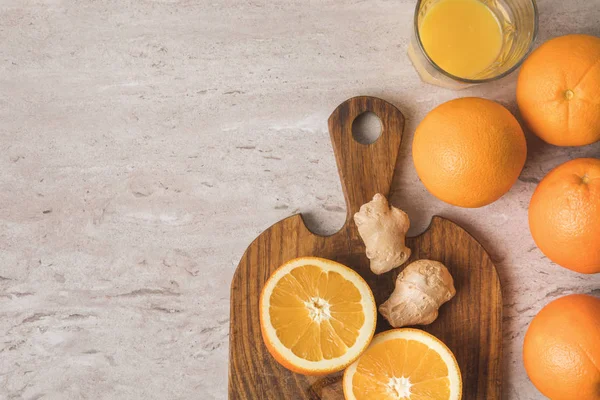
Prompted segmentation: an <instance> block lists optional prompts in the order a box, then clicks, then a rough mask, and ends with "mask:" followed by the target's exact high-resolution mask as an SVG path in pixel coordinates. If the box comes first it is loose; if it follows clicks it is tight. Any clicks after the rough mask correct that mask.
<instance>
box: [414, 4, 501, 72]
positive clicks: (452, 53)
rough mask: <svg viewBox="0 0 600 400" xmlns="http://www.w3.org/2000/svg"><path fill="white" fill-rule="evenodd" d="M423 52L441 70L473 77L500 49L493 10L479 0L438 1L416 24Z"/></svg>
mask: <svg viewBox="0 0 600 400" xmlns="http://www.w3.org/2000/svg"><path fill="white" fill-rule="evenodd" d="M419 34H420V37H421V42H422V44H423V48H424V49H425V52H426V53H427V55H428V56H429V58H430V59H431V60H433V62H435V63H436V64H437V65H438V66H439V67H440V68H442V69H443V70H444V71H446V72H449V73H450V74H452V75H454V76H457V77H459V78H467V79H468V78H474V77H476V76H477V75H478V74H480V73H481V72H483V71H485V70H486V68H488V67H489V66H490V65H491V64H492V63H493V62H494V61H495V60H496V59H497V58H498V55H499V54H500V50H501V49H502V41H503V35H502V27H501V25H500V22H499V21H498V18H496V15H495V14H494V12H493V11H492V10H491V9H490V8H488V6H486V5H485V4H484V3H482V2H481V1H479V0H439V1H437V2H435V3H434V4H432V5H431V7H430V8H429V10H427V13H426V14H425V15H424V17H423V19H422V22H421V23H420V26H419Z"/></svg>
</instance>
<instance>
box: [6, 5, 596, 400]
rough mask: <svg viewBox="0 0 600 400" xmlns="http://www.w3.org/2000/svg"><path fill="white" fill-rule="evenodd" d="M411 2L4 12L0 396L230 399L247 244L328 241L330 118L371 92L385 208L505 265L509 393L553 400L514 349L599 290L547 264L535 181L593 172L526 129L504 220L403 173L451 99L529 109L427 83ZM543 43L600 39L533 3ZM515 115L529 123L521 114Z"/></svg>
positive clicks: (332, 183)
mask: <svg viewBox="0 0 600 400" xmlns="http://www.w3.org/2000/svg"><path fill="white" fill-rule="evenodd" d="M414 3H415V2H414V1H413V0H411V1H401V0H394V1H391V0H373V1H357V0H348V1H333V0H323V1H310V2H309V1H306V0H272V1H253V0H245V1H244V0H237V1H236V0H218V1H217V0H212V1H209V0H200V1H192V0H138V1H134V0H118V1H117V0H96V1H92V0H87V1H74V0H3V1H2V2H0V42H1V45H0V104H1V106H0V149H1V152H0V399H26V400H34V399H44V400H47V399H95V400H100V399H199V398H201V399H204V400H211V399H224V398H226V392H227V391H226V388H227V347H228V325H229V285H230V281H231V278H232V275H233V272H234V269H235V267H236V265H237V262H238V261H239V259H240V257H241V255H242V253H243V252H244V250H245V248H246V246H247V245H248V244H249V243H250V242H251V241H252V240H253V239H254V238H255V237H256V236H257V235H258V234H259V233H260V232H261V231H263V230H264V229H265V228H267V227H268V226H270V225H271V224H273V223H274V222H276V221H278V220H280V219H282V218H285V217H287V216H289V215H291V214H293V213H297V212H301V213H303V214H305V215H307V216H308V220H309V222H310V225H311V228H313V229H315V230H317V231H319V232H324V233H331V232H334V231H335V230H336V228H339V227H340V226H341V225H342V224H343V221H344V216H345V205H344V201H343V196H342V192H341V187H340V183H339V180H338V177H337V171H336V167H335V161H334V157H333V152H332V148H331V144H330V142H329V136H328V133H327V127H326V121H327V117H328V116H329V114H330V112H331V111H333V109H334V108H335V107H336V106H337V105H338V104H339V103H341V102H342V101H344V100H345V99H346V98H349V97H352V96H355V95H374V96H379V97H381V98H383V99H386V100H388V101H390V102H392V103H394V104H395V105H397V106H398V107H399V108H400V109H401V110H402V111H403V112H404V114H405V116H406V118H407V125H406V131H405V138H404V142H403V145H402V150H401V154H400V161H399V162H398V166H397V171H396V176H395V182H394V188H393V195H392V199H391V200H392V202H393V203H394V204H395V205H396V206H398V207H401V208H402V209H404V210H406V211H407V212H408V214H409V215H410V217H411V220H412V228H411V232H410V233H411V234H413V235H414V234H417V233H419V232H421V231H422V230H423V229H424V228H425V227H426V226H427V225H428V223H429V220H430V218H431V216H432V215H434V214H438V215H442V216H444V217H447V218H450V219H452V220H454V221H456V222H458V223H459V224H461V225H463V226H464V227H466V228H467V229H468V230H469V231H470V232H471V233H472V234H473V235H474V236H475V237H476V238H478V239H479V240H480V241H481V242H482V243H483V244H484V246H485V247H486V249H487V250H488V251H489V253H490V254H491V255H492V258H493V260H494V261H495V263H496V265H497V267H498V272H499V274H500V277H501V282H502V285H503V293H504V371H505V375H504V389H503V391H504V395H505V398H507V399H522V400H526V399H540V398H542V397H541V395H540V394H538V392H537V391H536V390H535V388H534V387H533V386H532V384H531V383H530V382H529V380H528V379H527V376H526V374H525V371H524V368H523V365H522V361H521V345H522V341H523V335H524V333H525V329H526V327H527V324H528V323H529V321H530V320H531V318H532V317H533V316H534V315H535V314H536V312H537V311H538V310H539V309H540V308H541V307H542V306H543V305H544V304H546V303H547V302H549V301H550V300H552V299H554V298H556V297H558V296H561V295H564V294H568V293H574V292H579V293H593V294H596V295H599V294H600V277H598V276H584V275H578V274H576V273H573V272H570V271H567V270H565V269H562V268H560V267H558V266H556V265H554V264H552V263H551V262H550V261H549V260H548V259H546V258H545V257H544V256H543V255H542V253H541V252H540V251H539V250H538V249H537V248H536V247H535V245H534V243H533V240H532V239H531V236H530V234H529V230H528V225H527V205H528V202H529V199H530V196H531V194H532V192H533V190H534V188H535V186H536V183H537V182H539V180H540V179H541V178H542V177H543V176H544V175H545V174H546V173H547V172H548V171H549V170H550V169H552V168H553V167H554V166H556V165H558V164H560V163H562V162H564V161H566V160H568V159H572V158H576V157H584V156H598V155H599V154H600V143H596V144H594V145H590V146H587V147H580V148H558V147H553V146H549V145H546V144H543V143H542V142H540V140H538V139H536V138H534V137H532V136H531V135H529V134H528V137H527V139H528V145H529V155H528V159H527V164H526V166H525V169H524V170H523V172H522V175H521V177H520V178H519V181H518V182H517V183H516V184H515V185H514V187H513V188H512V190H511V191H510V192H509V193H508V194H507V195H506V196H504V197H503V198H502V199H500V200H499V201H497V202H496V203H494V204H492V205H490V206H487V207H484V208H481V209H474V210H469V209H460V208H457V207H453V206H449V205H447V204H444V203H442V202H440V201H438V200H437V199H435V198H434V197H432V196H431V195H430V194H429V193H428V192H427V191H426V190H425V188H424V187H423V185H422V184H421V183H420V182H419V180H418V178H417V176H416V173H415V170H414V167H413V165H412V161H411V158H410V143H411V140H412V135H413V132H414V129H415V126H416V124H417V123H418V122H419V121H420V120H421V119H422V118H423V116H424V115H425V114H426V113H427V112H428V111H429V110H430V109H432V108H433V107H434V106H436V105H438V104H440V103H441V102H444V101H446V100H449V99H452V98H455V97H458V96H467V95H474V96H482V97H486V98H490V99H493V100H497V101H499V102H500V103H502V104H504V105H506V106H507V107H508V108H509V109H510V110H511V111H513V112H514V113H517V110H516V106H515V78H516V76H515V75H512V76H510V77H508V78H505V79H503V80H501V81H499V82H495V83H493V84H488V85H485V86H480V87H475V88H472V89H469V90H466V91H463V92H452V91H449V90H445V89H441V88H437V87H434V86H429V85H427V84H424V83H422V82H421V81H420V80H419V78H418V76H417V74H416V73H415V71H414V70H413V68H412V66H411V64H410V62H409V60H408V57H407V55H406V49H407V43H408V38H409V36H410V31H411V26H412V15H413V8H414ZM538 6H539V10H540V30H539V36H538V40H537V44H540V43H542V42H543V41H545V40H547V39H549V38H551V37H554V36H558V35H561V34H567V33H572V32H580V33H591V34H595V35H599V34H600V30H599V29H600V28H599V27H600V8H599V7H598V3H597V2H596V1H589V0H574V1H564V0H540V1H539V2H538ZM517 115H518V114H517Z"/></svg>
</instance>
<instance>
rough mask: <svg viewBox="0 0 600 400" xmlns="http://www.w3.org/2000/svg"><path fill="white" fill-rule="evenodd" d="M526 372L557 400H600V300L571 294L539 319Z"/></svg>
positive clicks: (528, 341)
mask: <svg viewBox="0 0 600 400" xmlns="http://www.w3.org/2000/svg"><path fill="white" fill-rule="evenodd" d="M523 361H524V363H525V369H526V370H527V374H528V375H529V378H530V379H531V382H533V384H534V385H535V387H536V388H537V389H538V390H539V391H540V392H542V394H543V395H544V396H546V397H548V398H550V399H552V400H575V399H577V400H600V299H598V298H596V297H593V296H588V295H581V294H577V295H569V296H564V297H561V298H559V299H557V300H554V301H552V302H551V303H549V304H548V305H547V306H545V307H544V308H542V310H541V311H540V312H539V313H538V314H537V315H536V316H535V317H534V318H533V320H532V321H531V324H530V325H529V328H528V329H527V333H526V334H525V342H524V343H523Z"/></svg>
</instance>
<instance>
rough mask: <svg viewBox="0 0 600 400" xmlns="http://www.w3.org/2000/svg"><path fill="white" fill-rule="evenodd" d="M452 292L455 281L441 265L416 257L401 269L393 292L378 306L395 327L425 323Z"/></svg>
mask: <svg viewBox="0 0 600 400" xmlns="http://www.w3.org/2000/svg"><path fill="white" fill-rule="evenodd" d="M455 294H456V289H454V280H453V279H452V276H451V275H450V272H448V269H447V268H446V267H445V266H444V264H442V263H440V262H437V261H432V260H418V261H415V262H412V263H410V264H409V265H408V266H407V267H406V268H405V269H404V270H403V271H402V272H400V274H399V275H398V278H397V279H396V288H395V289H394V292H393V293H392V295H391V296H390V298H389V299H387V301H386V302H385V303H383V304H382V305H381V306H379V312H380V313H381V314H382V315H383V316H384V317H385V319H387V320H388V322H389V323H390V325H392V326H393V327H394V328H400V327H402V326H407V325H427V324H430V323H432V322H433V321H435V319H436V318H437V316H438V309H439V307H440V306H441V305H442V304H444V303H445V302H447V301H448V300H450V299H451V298H452V297H454V295H455Z"/></svg>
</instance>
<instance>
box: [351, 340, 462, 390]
mask: <svg viewBox="0 0 600 400" xmlns="http://www.w3.org/2000/svg"><path fill="white" fill-rule="evenodd" d="M461 396H462V379H461V377H460V370H459V368H458V364H457V363H456V359H455V358H454V355H453V354H452V352H451V351H450V350H449V349H448V347H446V345H445V344H444V343H442V342H441V341H440V340H439V339H437V338H436V337H435V336H433V335H430V334H429V333H427V332H424V331H421V330H418V329H393V330H391V331H387V332H383V333H380V334H378V335H377V336H375V338H373V342H371V345H370V346H369V348H368V349H367V350H366V351H365V352H364V353H363V354H362V355H361V356H360V358H359V359H358V360H357V361H356V362H355V363H354V364H352V365H351V366H349V367H348V368H347V369H346V372H345V373H344V397H345V398H346V400H367V399H368V400H400V399H402V400H409V399H410V400H459V399H460V398H461Z"/></svg>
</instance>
